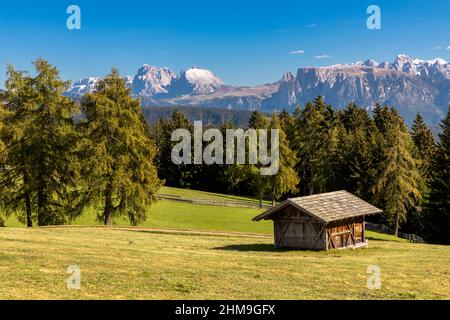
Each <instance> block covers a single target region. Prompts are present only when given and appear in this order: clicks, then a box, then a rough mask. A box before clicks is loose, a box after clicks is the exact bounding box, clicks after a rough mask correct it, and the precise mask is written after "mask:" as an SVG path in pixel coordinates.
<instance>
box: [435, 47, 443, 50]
mask: <svg viewBox="0 0 450 320" xmlns="http://www.w3.org/2000/svg"><path fill="white" fill-rule="evenodd" d="M441 49H442V47H441V46H436V47H433V50H441Z"/></svg>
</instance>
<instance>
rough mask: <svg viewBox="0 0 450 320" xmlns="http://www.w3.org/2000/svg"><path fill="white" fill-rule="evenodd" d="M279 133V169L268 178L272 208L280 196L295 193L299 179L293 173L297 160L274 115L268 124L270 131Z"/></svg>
mask: <svg viewBox="0 0 450 320" xmlns="http://www.w3.org/2000/svg"><path fill="white" fill-rule="evenodd" d="M273 129H275V130H278V132H279V151H278V152H279V169H278V173H277V174H275V175H274V176H269V177H268V179H269V183H270V189H271V190H270V192H271V196H272V206H275V201H276V200H278V199H279V198H280V197H281V196H283V195H284V194H286V193H289V192H291V193H292V192H296V191H297V185H298V184H299V182H300V179H299V177H298V175H297V172H296V171H295V166H296V164H297V162H298V159H297V157H296V155H295V152H293V151H292V150H291V148H290V147H289V141H288V140H287V138H286V133H285V132H284V130H283V128H282V127H281V123H280V119H279V116H278V115H277V114H276V113H274V114H273V115H272V118H271V122H270V130H273Z"/></svg>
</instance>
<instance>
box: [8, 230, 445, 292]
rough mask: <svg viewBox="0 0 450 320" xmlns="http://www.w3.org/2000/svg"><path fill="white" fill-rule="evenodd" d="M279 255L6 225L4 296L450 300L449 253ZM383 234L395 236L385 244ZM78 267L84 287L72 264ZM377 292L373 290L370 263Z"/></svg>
mask: <svg viewBox="0 0 450 320" xmlns="http://www.w3.org/2000/svg"><path fill="white" fill-rule="evenodd" d="M368 236H369V246H370V247H369V248H368V249H361V250H341V251H329V252H310V251H276V250H274V249H273V246H272V239H271V237H270V236H267V237H264V236H261V235H260V236H257V237H255V236H251V235H249V236H245V235H239V236H237V235H215V234H211V233H207V234H203V233H202V232H195V233H189V232H188V233H181V232H177V231H164V230H156V231H149V230H142V229H141V230H130V229H127V230H125V229H115V228H102V227H94V228H91V227H60V228H34V229H25V228H3V229H0V299H26V298H27V299H28V298H31V299H380V298H386V299H418V298H420V299H449V298H450V270H449V267H448V266H449V265H450V249H449V248H448V247H445V246H436V245H422V244H410V243H404V242H397V241H391V240H392V239H393V238H392V237H387V236H383V237H381V238H378V235H377V234H374V233H369V234H368ZM386 239H389V241H388V240H386ZM69 265H78V266H79V267H80V269H81V289H80V290H69V289H67V287H66V279H67V277H68V275H67V274H66V269H67V267H68V266H69ZM369 265H377V266H379V267H380V270H381V289H380V290H369V289H368V288H367V276H368V275H367V273H366V272H367V267H368V266H369Z"/></svg>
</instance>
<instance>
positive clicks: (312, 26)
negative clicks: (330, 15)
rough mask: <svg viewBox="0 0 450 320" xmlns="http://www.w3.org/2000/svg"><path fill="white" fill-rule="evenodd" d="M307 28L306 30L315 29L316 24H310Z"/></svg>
mask: <svg viewBox="0 0 450 320" xmlns="http://www.w3.org/2000/svg"><path fill="white" fill-rule="evenodd" d="M307 27H308V28H315V27H317V24H315V23H311V24H308V25H307Z"/></svg>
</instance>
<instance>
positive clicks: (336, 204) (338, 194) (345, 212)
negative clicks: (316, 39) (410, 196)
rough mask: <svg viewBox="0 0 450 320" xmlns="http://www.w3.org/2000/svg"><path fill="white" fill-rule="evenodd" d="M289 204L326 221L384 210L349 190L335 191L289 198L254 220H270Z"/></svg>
mask: <svg viewBox="0 0 450 320" xmlns="http://www.w3.org/2000/svg"><path fill="white" fill-rule="evenodd" d="M288 205H292V206H294V207H296V208H297V209H299V210H300V211H302V212H304V213H306V214H308V215H310V216H312V217H314V218H317V219H318V220H320V221H322V222H324V223H329V222H333V221H337V220H342V219H347V218H353V217H360V216H365V215H369V214H376V213H381V212H382V210H380V209H378V208H376V207H374V206H373V205H371V204H369V203H367V202H365V201H364V200H362V199H360V198H358V197H357V196H355V195H353V194H351V193H349V192H347V191H335V192H330V193H322V194H316V195H312V196H306V197H299V198H291V199H288V200H286V201H284V202H282V203H280V204H279V205H278V206H276V207H273V208H271V209H269V210H267V211H266V212H264V213H262V214H260V215H259V216H257V217H255V218H253V220H254V221H260V220H269V219H271V218H272V217H273V215H274V214H276V213H277V212H278V211H279V210H280V209H283V208H285V207H286V206H288Z"/></svg>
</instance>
